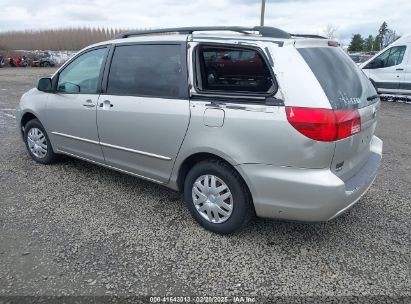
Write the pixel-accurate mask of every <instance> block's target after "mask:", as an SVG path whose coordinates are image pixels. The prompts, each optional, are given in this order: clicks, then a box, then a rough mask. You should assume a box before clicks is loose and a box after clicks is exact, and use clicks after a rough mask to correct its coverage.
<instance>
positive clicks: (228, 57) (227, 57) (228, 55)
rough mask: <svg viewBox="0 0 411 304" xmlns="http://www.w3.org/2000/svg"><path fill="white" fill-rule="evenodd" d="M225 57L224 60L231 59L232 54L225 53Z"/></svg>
mask: <svg viewBox="0 0 411 304" xmlns="http://www.w3.org/2000/svg"><path fill="white" fill-rule="evenodd" d="M223 59H224V60H230V59H231V56H230V54H224V56H223Z"/></svg>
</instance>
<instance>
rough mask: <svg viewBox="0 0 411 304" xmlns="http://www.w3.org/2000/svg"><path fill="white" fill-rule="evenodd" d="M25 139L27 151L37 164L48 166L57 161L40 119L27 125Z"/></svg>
mask: <svg viewBox="0 0 411 304" xmlns="http://www.w3.org/2000/svg"><path fill="white" fill-rule="evenodd" d="M23 138H24V143H25V144H26V148H27V151H28V152H29V154H30V156H31V158H32V159H34V160H35V161H36V162H38V163H40V164H44V165H48V164H51V163H54V162H55V161H56V160H57V155H56V154H55V153H54V151H53V148H52V147H51V144H50V140H49V137H48V136H47V133H46V131H45V130H44V127H43V125H42V124H41V123H40V121H39V120H38V119H32V120H30V121H29V122H27V123H26V125H25V126H24V134H23Z"/></svg>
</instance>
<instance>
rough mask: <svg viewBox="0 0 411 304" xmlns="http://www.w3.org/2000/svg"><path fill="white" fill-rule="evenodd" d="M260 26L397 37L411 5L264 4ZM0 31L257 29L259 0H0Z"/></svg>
mask: <svg viewBox="0 0 411 304" xmlns="http://www.w3.org/2000/svg"><path fill="white" fill-rule="evenodd" d="M266 2H267V5H266V19H265V25H269V26H275V27H279V28H282V29H284V30H286V31H289V32H292V33H311V34H322V33H323V31H324V29H325V28H326V26H327V24H333V25H335V26H337V27H338V30H337V32H336V36H337V38H339V39H340V40H342V41H344V42H345V41H347V40H348V39H349V38H350V37H351V35H352V34H353V33H360V34H362V35H368V34H373V35H374V34H375V33H376V31H377V30H378V27H379V26H380V24H381V23H382V22H383V21H384V20H385V21H387V23H388V25H389V27H390V28H392V29H394V30H395V31H396V32H397V34H399V35H403V34H406V33H410V32H411V0H289V1H287V0H267V1H266ZM0 7H1V10H0V31H8V30H24V29H47V28H64V27H77V26H94V27H97V26H100V27H101V26H104V27H117V28H160V27H175V26H198V25H245V26H252V25H258V23H259V18H260V0H188V1H184V0H89V1H83V0H44V1H42V0H11V1H6V0H0Z"/></svg>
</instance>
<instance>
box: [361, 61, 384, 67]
mask: <svg viewBox="0 0 411 304" xmlns="http://www.w3.org/2000/svg"><path fill="white" fill-rule="evenodd" d="M383 67H384V62H383V61H382V60H381V59H379V58H375V59H374V60H373V61H371V62H370V63H369V64H367V65H366V66H365V67H364V69H379V68H383Z"/></svg>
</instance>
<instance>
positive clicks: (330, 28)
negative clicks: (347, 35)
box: [324, 23, 338, 39]
mask: <svg viewBox="0 0 411 304" xmlns="http://www.w3.org/2000/svg"><path fill="white" fill-rule="evenodd" d="M337 30H338V26H336V25H334V24H331V23H328V24H327V26H326V27H325V30H324V35H325V36H326V37H327V38H328V39H335V33H336V32H337Z"/></svg>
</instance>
